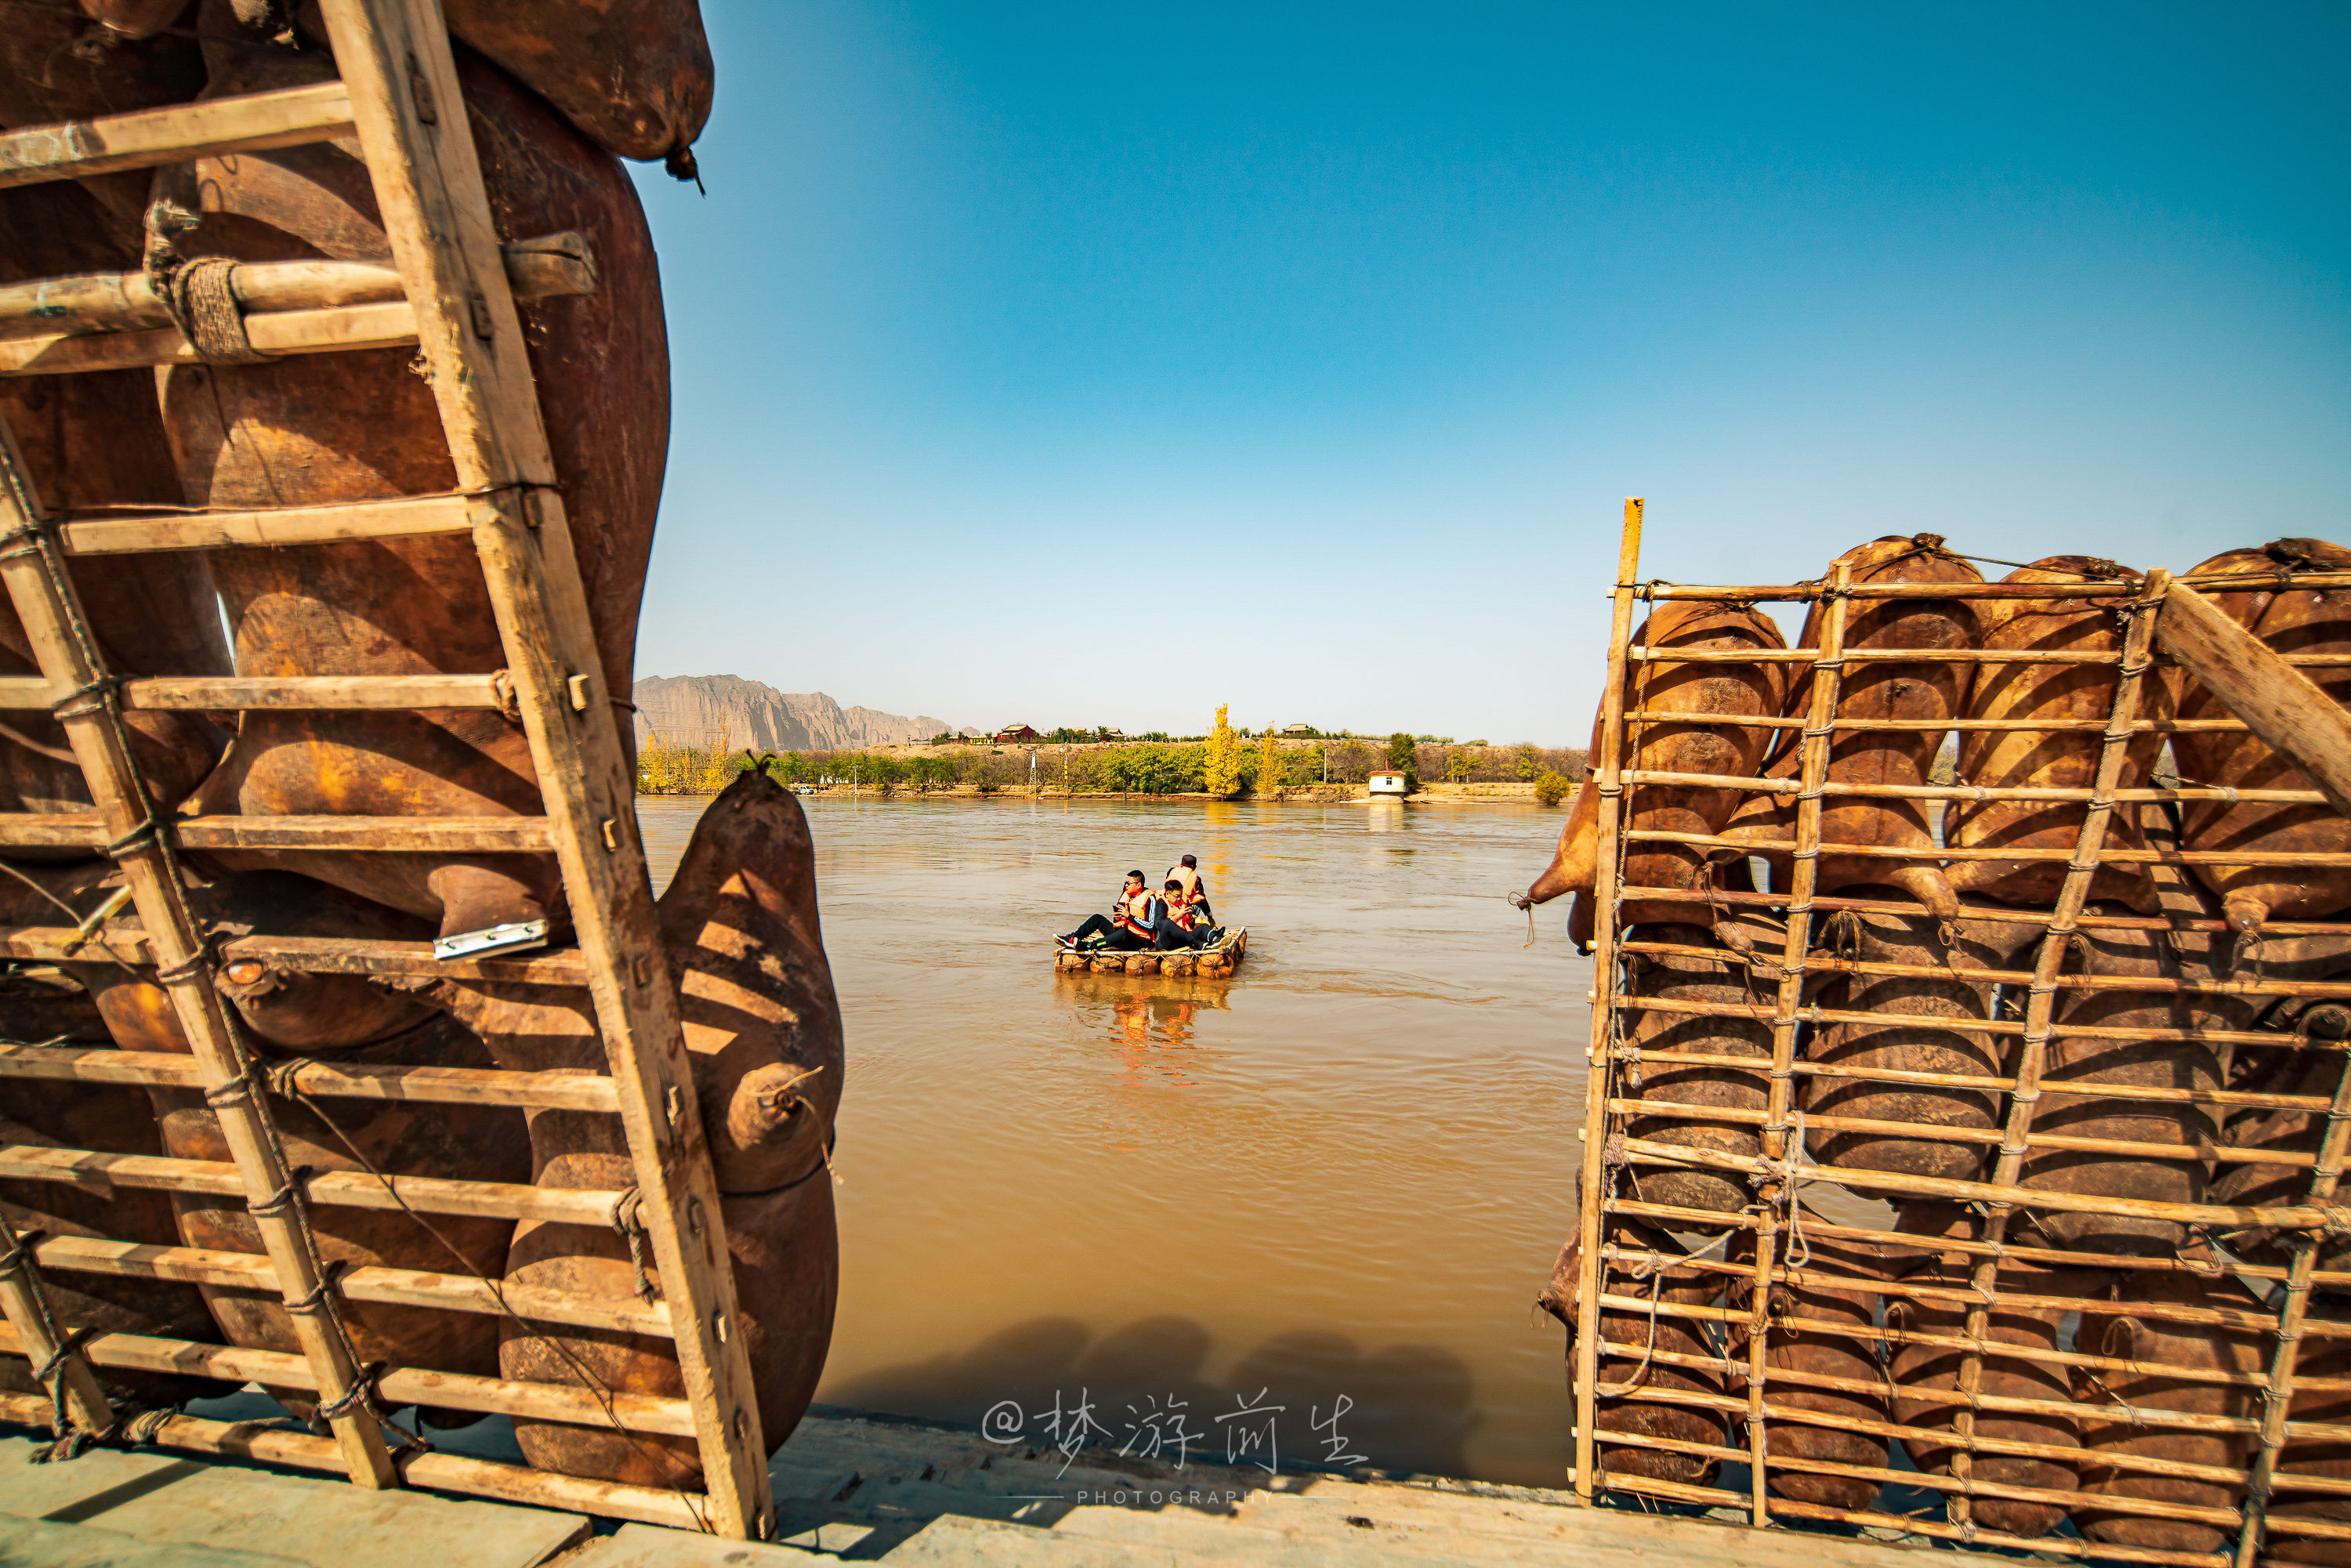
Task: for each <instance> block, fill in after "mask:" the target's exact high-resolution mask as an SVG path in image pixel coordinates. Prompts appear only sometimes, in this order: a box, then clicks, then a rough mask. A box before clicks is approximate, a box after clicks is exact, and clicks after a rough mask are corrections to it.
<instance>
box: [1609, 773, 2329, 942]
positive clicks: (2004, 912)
mask: <svg viewBox="0 0 2351 1568" xmlns="http://www.w3.org/2000/svg"><path fill="white" fill-rule="evenodd" d="M1649 781H1650V782H1651V783H1655V782H1656V780H1655V779H1651V780H1649ZM1624 894H1625V897H1626V898H1628V899H1631V898H1637V899H1639V900H1641V901H1642V902H1644V903H1647V902H1649V901H1651V900H1656V899H1663V900H1667V901H1671V902H1679V903H1683V904H1739V905H1741V906H1742V907H1747V908H1759V909H1770V908H1777V907H1778V906H1779V905H1781V904H1785V903H1786V902H1787V899H1786V897H1785V896H1784V895H1783V894H1776V893H1734V892H1732V891H1730V890H1729V889H1728V888H1722V889H1717V890H1716V891H1714V892H1711V893H1708V892H1694V891H1692V890H1690V889H1688V888H1680V887H1630V886H1628V887H1626V888H1625V889H1624ZM1813 907H1814V908H1816V909H1827V910H1838V909H1850V910H1854V911H1855V912H1856V913H1859V914H1863V915H1931V914H1933V913H1934V911H1932V910H1930V909H1928V907H1927V906H1926V905H1925V904H1920V903H1918V902H1917V900H1916V899H1886V898H1816V899H1814V900H1813ZM1959 918H1960V919H1961V920H1963V921H1973V922H1975V923H1977V924H1979V925H2048V924H2049V922H2050V920H2051V918H2052V916H2051V915H2048V914H2046V913H2044V912H2043V911H2039V910H2033V909H2022V908H2017V907H2013V906H2011V905H2008V904H1987V903H1982V902H1975V903H1970V902H1969V901H1968V900H1965V899H1962V900H1960V901H1959ZM2078 924H2079V925H2080V926H2081V928H2082V929H2083V930H2085V931H2212V932H2221V931H2227V930H2228V929H2230V927H2229V925H2228V923H2227V922H2225V921H2220V920H2201V919H2199V920H2171V919H2166V918H2163V917H2161V916H2156V915H2083V916H2082V918H2081V920H2080V921H2079V922H2078ZM2262 936H2351V925H2346V924H2345V923H2342V922H2339V921H2331V920H2265V921H2263V922H2262Z"/></svg>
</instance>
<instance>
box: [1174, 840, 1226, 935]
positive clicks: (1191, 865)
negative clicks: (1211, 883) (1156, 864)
mask: <svg viewBox="0 0 2351 1568" xmlns="http://www.w3.org/2000/svg"><path fill="white" fill-rule="evenodd" d="M1167 876H1168V879H1169V880H1170V881H1171V882H1174V883H1177V884H1179V886H1180V888H1181V890H1182V895H1183V901H1184V904H1185V906H1186V908H1188V909H1191V910H1194V911H1196V913H1197V914H1198V915H1199V917H1200V918H1201V919H1203V920H1206V921H1210V922H1213V921H1214V920H1215V919H1216V917H1217V915H1216V911H1214V910H1212V909H1210V908H1209V907H1208V884H1207V883H1206V882H1203V881H1202V880H1201V879H1200V857H1199V856H1197V855H1186V856H1185V857H1184V858H1183V859H1182V860H1180V861H1178V862H1175V864H1174V865H1171V866H1169V867H1168V868H1167ZM1169 897H1171V898H1173V897H1175V894H1169Z"/></svg>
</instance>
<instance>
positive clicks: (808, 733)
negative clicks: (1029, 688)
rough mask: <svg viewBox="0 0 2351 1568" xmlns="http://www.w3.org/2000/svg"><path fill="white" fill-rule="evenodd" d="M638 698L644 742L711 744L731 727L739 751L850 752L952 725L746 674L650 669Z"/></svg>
mask: <svg viewBox="0 0 2351 1568" xmlns="http://www.w3.org/2000/svg"><path fill="white" fill-rule="evenodd" d="M630 696H631V700H632V701H633V702H635V704H636V705H637V713H636V721H637V722H636V730H637V744H638V745H640V746H643V745H644V744H645V742H646V741H648V740H650V739H651V738H652V737H653V736H655V735H659V736H660V737H662V738H663V739H664V740H666V741H669V742H672V743H673V744H676V743H683V744H684V745H687V746H698V747H709V746H715V745H716V744H717V742H718V739H719V737H720V735H721V733H722V732H723V733H724V735H725V736H726V746H727V748H728V749H729V750H734V751H739V750H742V749H744V748H746V747H748V748H749V749H750V750H753V751H844V750H853V749H855V748H856V747H862V746H889V745H893V744H895V743H898V742H901V741H909V740H928V739H930V738H931V737H933V736H935V735H937V734H939V733H941V732H942V731H944V730H946V729H947V728H949V727H950V726H949V725H948V724H947V722H946V720H945V719H939V718H933V717H931V716H929V715H927V714H916V715H915V716H913V717H912V718H908V717H905V716H903V715H899V714H894V713H883V712H880V711H879V710H877V709H874V708H870V707H849V708H845V707H842V706H841V705H840V704H839V703H837V702H835V701H833V700H832V699H831V697H829V696H827V695H824V694H823V693H822V692H779V691H778V690H777V689H776V688H775V687H773V686H771V685H767V684H766V683H765V682H762V681H747V680H745V679H744V678H743V677H742V676H740V675H647V676H646V677H644V678H643V680H640V681H639V682H638V683H637V684H636V685H635V687H634V688H632V691H631V693H630Z"/></svg>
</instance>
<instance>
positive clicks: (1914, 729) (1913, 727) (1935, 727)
mask: <svg viewBox="0 0 2351 1568" xmlns="http://www.w3.org/2000/svg"><path fill="white" fill-rule="evenodd" d="M1859 592H1860V590H1859V589H1855V593H1856V594H1858V593H1859ZM1937 597H1938V598H1949V599H1956V598H1959V595H1958V594H1940V595H1938V596H1937ZM1628 717H1632V718H1638V719H1646V720H1650V721H1653V722H1655V723H1657V724H1679V725H1685V726H1687V725H1690V724H1692V723H1696V722H1699V721H1696V720H1693V719H1692V718H1691V717H1690V716H1689V715H1688V714H1686V713H1646V712H1639V713H1634V714H1630V715H1628ZM1714 722H1718V723H1723V724H1734V723H1735V724H1737V725H1738V726H1739V727H1740V728H1742V729H1797V728H1801V727H1802V725H1803V722H1804V721H1803V720H1802V719H1800V718H1750V717H1749V716H1747V715H1745V714H1740V716H1738V717H1737V718H1736V719H1721V720H1717V721H1714ZM2105 728H2106V726H2105V720H2104V719H2095V718H1853V719H1844V720H1842V721H1840V722H1839V723H1838V725H1837V729H1838V730H1839V731H1840V732H1841V733H1842V732H1851V733H1853V734H1855V735H1861V734H1876V733H1880V732H1883V733H1886V734H1894V735H1917V734H1922V733H1928V732H1931V733H1935V734H1940V733H1943V732H1945V731H1952V732H1958V733H1967V732H1971V731H1980V732H1984V733H1987V734H2000V733H2002V732H2005V731H2009V730H2020V729H2029V730H2032V731H2034V732H2036V733H2042V732H2045V733H2049V734H2053V735H2103V734H2105ZM2131 732H2132V733H2133V734H2135V735H2244V734H2247V733H2249V727H2248V726H2247V725H2246V724H2245V721H2244V720H2242V719H2237V718H2142V719H2138V720H2137V721H2135V722H2134V723H2133V724H2132V726H2131Z"/></svg>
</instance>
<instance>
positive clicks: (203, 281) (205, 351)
mask: <svg viewBox="0 0 2351 1568" xmlns="http://www.w3.org/2000/svg"><path fill="white" fill-rule="evenodd" d="M237 266H238V263H237V260H236V258H235V256H197V257H196V258H195V259H194V260H193V261H183V262H180V263H178V264H177V265H170V264H167V265H166V266H165V267H162V268H161V269H159V275H158V276H157V277H156V283H157V287H156V293H157V294H158V295H159V296H161V298H162V305H163V308H164V309H165V310H166V311H167V312H169V313H170V315H171V318H172V324H173V325H174V326H176V327H178V328H179V329H180V331H181V334H182V335H183V336H184V337H185V338H186V339H187V340H188V342H189V344H190V345H191V346H192V347H193V348H194V350H196V358H198V359H200V360H202V361H204V363H206V364H208V365H266V364H268V363H269V362H270V361H273V360H275V359H276V358H277V355H275V354H265V353H263V352H262V351H261V350H258V349H256V348H255V347H254V346H253V340H252V339H251V338H249V337H247V336H246V330H245V308H244V306H243V305H242V304H241V303H239V301H238V299H237V297H236V287H235V283H234V282H233V281H232V278H233V277H234V275H235V272H236V269H237Z"/></svg>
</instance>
